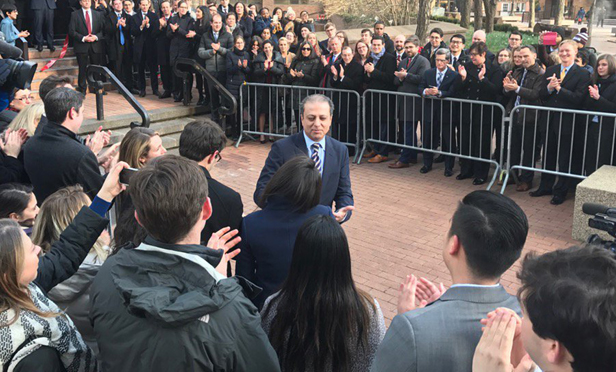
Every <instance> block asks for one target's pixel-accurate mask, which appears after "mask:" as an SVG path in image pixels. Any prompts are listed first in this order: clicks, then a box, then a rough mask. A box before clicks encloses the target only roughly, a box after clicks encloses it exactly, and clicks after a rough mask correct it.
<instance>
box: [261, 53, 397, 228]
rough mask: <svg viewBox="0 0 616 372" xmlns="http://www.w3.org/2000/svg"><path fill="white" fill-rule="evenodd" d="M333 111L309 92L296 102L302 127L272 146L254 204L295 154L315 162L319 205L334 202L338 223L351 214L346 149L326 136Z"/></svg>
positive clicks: (323, 99) (325, 100)
mask: <svg viewBox="0 0 616 372" xmlns="http://www.w3.org/2000/svg"><path fill="white" fill-rule="evenodd" d="M392 58H393V57H392ZM333 112H334V104H333V103H332V101H331V100H330V99H329V98H328V97H326V96H324V95H321V94H313V95H311V96H308V97H306V98H305V99H304V101H303V102H302V103H301V105H300V115H301V121H302V127H303V130H302V131H301V132H300V133H297V134H294V135H292V136H289V137H287V138H284V139H283V140H280V141H276V142H274V144H273V145H272V149H271V151H270V153H269V155H268V156H267V159H266V160H265V165H264V166H263V170H262V171H261V175H260V176H259V180H258V181H257V189H256V190H255V193H254V200H255V203H256V204H257V205H259V206H260V207H263V204H262V203H261V195H262V194H263V191H264V190H265V186H266V185H267V183H268V182H269V180H270V179H271V178H272V176H273V175H274V173H276V171H277V170H278V169H279V168H280V167H281V166H282V164H284V163H285V162H287V161H288V160H289V159H292V158H294V157H296V156H309V157H310V158H312V159H313V160H314V162H315V163H316V164H317V165H318V167H319V171H320V172H321V175H322V178H323V186H322V189H321V202H320V204H322V205H326V206H328V207H332V206H333V204H334V203H335V209H336V211H335V212H333V213H334V216H335V217H336V220H337V221H338V222H340V223H342V222H344V221H346V220H348V219H349V218H350V217H351V211H352V210H353V209H354V207H353V204H354V203H353V191H352V190H351V177H350V174H349V151H348V150H347V148H346V146H344V145H343V144H342V143H340V142H338V141H336V140H335V139H333V138H331V137H329V136H327V133H328V132H329V129H330V127H331V124H332V116H333Z"/></svg>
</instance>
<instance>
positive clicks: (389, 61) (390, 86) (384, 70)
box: [364, 53, 396, 91]
mask: <svg viewBox="0 0 616 372" xmlns="http://www.w3.org/2000/svg"><path fill="white" fill-rule="evenodd" d="M369 62H372V57H368V59H367V60H366V63H369ZM394 71H396V57H394V56H393V55H391V54H389V53H385V54H383V56H382V57H381V58H380V59H379V61H378V62H377V64H376V65H374V71H372V73H371V74H370V76H368V74H367V73H365V74H364V81H365V82H366V84H368V89H376V90H391V91H393V90H396V87H395V86H394Z"/></svg>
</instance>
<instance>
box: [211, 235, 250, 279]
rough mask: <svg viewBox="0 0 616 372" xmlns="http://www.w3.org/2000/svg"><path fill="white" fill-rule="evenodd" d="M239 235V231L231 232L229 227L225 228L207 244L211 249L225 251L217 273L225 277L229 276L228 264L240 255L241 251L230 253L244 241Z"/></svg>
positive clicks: (217, 267)
mask: <svg viewBox="0 0 616 372" xmlns="http://www.w3.org/2000/svg"><path fill="white" fill-rule="evenodd" d="M238 233H239V232H238V231H237V230H231V228H230V227H228V226H227V227H223V228H222V229H220V230H218V231H216V232H215V233H213V234H212V237H211V238H210V240H208V242H207V246H208V247H209V248H211V249H222V250H223V254H222V258H221V259H220V262H219V263H218V265H217V266H216V271H218V272H219V273H220V274H222V275H224V276H226V275H227V262H229V261H230V260H232V259H233V258H234V257H235V256H237V255H238V254H240V249H236V250H234V251H232V252H229V250H230V249H231V248H233V247H235V246H236V245H237V244H238V243H239V242H240V241H242V238H240V237H239V236H237V234H238Z"/></svg>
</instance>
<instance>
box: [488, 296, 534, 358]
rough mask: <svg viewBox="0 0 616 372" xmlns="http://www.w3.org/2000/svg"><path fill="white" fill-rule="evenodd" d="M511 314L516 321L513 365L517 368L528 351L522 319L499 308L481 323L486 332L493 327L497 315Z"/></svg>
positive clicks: (504, 308)
mask: <svg viewBox="0 0 616 372" xmlns="http://www.w3.org/2000/svg"><path fill="white" fill-rule="evenodd" d="M507 313H508V314H509V315H510V316H511V317H513V318H514V319H515V321H516V325H515V332H514V335H513V344H512V348H511V364H512V365H513V366H517V365H518V364H519V363H520V362H521V361H522V359H523V358H524V355H526V350H525V349H524V344H523V343H522V337H521V336H522V319H521V318H520V317H519V316H518V314H516V312H515V311H513V310H511V309H508V308H506V307H499V308H497V309H496V310H494V311H491V312H489V313H488V315H487V317H486V318H485V319H481V321H480V323H481V324H482V325H483V326H484V327H483V328H482V329H483V330H485V329H486V328H487V327H489V326H490V325H492V323H493V322H494V320H495V319H496V317H497V315H499V314H507Z"/></svg>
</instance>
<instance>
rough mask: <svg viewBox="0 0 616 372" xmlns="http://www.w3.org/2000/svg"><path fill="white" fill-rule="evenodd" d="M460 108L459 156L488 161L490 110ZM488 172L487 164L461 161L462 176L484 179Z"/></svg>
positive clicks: (490, 128) (463, 105) (488, 166)
mask: <svg viewBox="0 0 616 372" xmlns="http://www.w3.org/2000/svg"><path fill="white" fill-rule="evenodd" d="M461 107H462V123H461V125H460V154H461V155H466V156H472V157H474V158H482V159H486V160H489V159H490V146H491V142H492V141H491V135H492V130H493V126H492V115H491V110H489V109H487V110H482V109H481V107H479V106H474V107H471V105H470V104H462V105H461ZM482 112H483V114H482ZM489 171H490V163H488V162H484V161H479V160H470V159H464V158H463V159H462V165H461V170H460V173H461V174H463V175H467V176H474V177H475V178H481V179H486V178H487V177H488V173H489Z"/></svg>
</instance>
